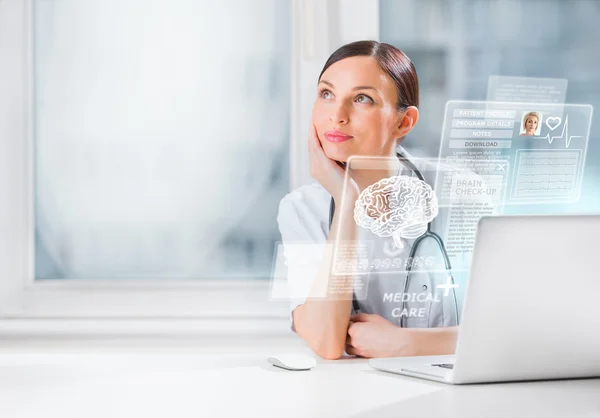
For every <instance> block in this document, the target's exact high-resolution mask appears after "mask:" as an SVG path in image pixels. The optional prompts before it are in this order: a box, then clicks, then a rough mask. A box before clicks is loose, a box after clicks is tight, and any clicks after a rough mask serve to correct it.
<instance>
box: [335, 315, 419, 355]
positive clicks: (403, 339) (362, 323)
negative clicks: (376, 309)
mask: <svg viewBox="0 0 600 418" xmlns="http://www.w3.org/2000/svg"><path fill="white" fill-rule="evenodd" d="M346 353H348V354H350V355H356V356H360V357H367V358H371V357H401V356H412V355H415V351H414V345H413V334H412V331H411V330H410V329H409V328H401V327H399V326H397V325H394V324H392V323H391V322H390V321H388V320H387V319H385V318H383V317H381V316H379V315H374V314H365V313H359V314H358V315H354V316H352V317H351V318H350V326H349V327H348V337H347V339H346Z"/></svg>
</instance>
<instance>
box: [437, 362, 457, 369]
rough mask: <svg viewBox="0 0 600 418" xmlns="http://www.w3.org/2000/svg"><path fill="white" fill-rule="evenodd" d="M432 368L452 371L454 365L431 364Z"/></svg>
mask: <svg viewBox="0 0 600 418" xmlns="http://www.w3.org/2000/svg"><path fill="white" fill-rule="evenodd" d="M432 366H436V367H443V368H444V369H454V364H450V363H439V364H432Z"/></svg>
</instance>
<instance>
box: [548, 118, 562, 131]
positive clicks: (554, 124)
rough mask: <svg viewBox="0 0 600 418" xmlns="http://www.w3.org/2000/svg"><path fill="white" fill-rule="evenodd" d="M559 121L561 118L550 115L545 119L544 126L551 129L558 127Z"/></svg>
mask: <svg viewBox="0 0 600 418" xmlns="http://www.w3.org/2000/svg"><path fill="white" fill-rule="evenodd" d="M561 122H562V120H561V119H560V118H559V117H558V116H554V117H550V118H547V119H546V126H547V127H548V128H550V130H551V131H553V130H555V129H556V128H558V125H560V123H561Z"/></svg>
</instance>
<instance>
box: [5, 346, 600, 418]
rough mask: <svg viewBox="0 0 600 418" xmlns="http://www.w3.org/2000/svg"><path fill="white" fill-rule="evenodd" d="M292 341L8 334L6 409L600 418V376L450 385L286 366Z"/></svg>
mask: <svg viewBox="0 0 600 418" xmlns="http://www.w3.org/2000/svg"><path fill="white" fill-rule="evenodd" d="M278 351H306V352H308V349H307V348H306V346H305V345H304V344H302V343H300V342H299V341H298V340H297V339H296V338H290V339H272V340H246V341H215V340H204V341H201V340H197V341H186V340H182V341H177V340H166V341H165V340H163V341H159V340H146V341H143V340H130V341H126V340H119V341H116V340H108V341H107V340H99V341H93V340H85V339H81V340H70V341H66V340H60V339H59V340H39V341H19V342H17V341H14V340H12V339H11V340H6V339H4V340H2V339H0V416H1V417H6V418H22V417H27V418H33V417H60V418H71V417H73V418H75V417H76V418H82V417H89V418H95V417H102V418H120V417H127V418H132V417H144V418H153V417H168V418H178V417H194V418H198V417H221V416H222V417H282V418H283V417H302V418H309V417H310V418H312V417H327V418H331V417H377V418H380V417H381V418H383V417H412V418H416V417H461V418H465V417H474V418H482V417H492V418H493V417H503V418H505V417H511V418H512V417H560V418H567V417H568V418H572V417H582V418H600V379H588V380H571V381H555V382H537V383H509V384H486V385H471V386H447V385H444V384H441V383H435V382H428V381H424V380H420V379H415V378H410V377H403V376H397V375H393V374H387V373H381V372H377V371H375V370H372V369H371V368H370V367H369V366H368V364H367V363H366V360H364V359H344V360H338V361H325V360H318V365H317V367H315V368H314V369H313V370H311V371H307V372H306V371H305V372H288V371H285V370H282V369H278V368H275V367H273V366H271V365H270V364H268V363H267V362H266V357H267V356H268V355H269V354H271V353H273V352H278Z"/></svg>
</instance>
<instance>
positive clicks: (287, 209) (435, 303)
mask: <svg viewBox="0 0 600 418" xmlns="http://www.w3.org/2000/svg"><path fill="white" fill-rule="evenodd" d="M405 155H406V153H405ZM408 157H409V158H410V156H408ZM410 173H411V172H410V171H407V172H406V173H403V174H407V175H408V174H410ZM431 173H432V172H429V176H428V174H427V173H426V172H423V175H424V176H425V179H426V181H427V182H428V183H429V184H430V185H433V181H434V180H435V178H431ZM433 174H435V173H433ZM428 177H429V178H428ZM330 200H331V196H330V195H329V193H328V192H327V191H326V190H325V189H324V188H323V187H322V186H321V185H320V184H319V183H317V182H314V183H312V184H309V185H305V186H302V187H299V188H298V189H296V190H294V191H292V192H291V193H289V194H287V195H286V196H285V197H284V198H283V199H282V200H281V202H280V205H279V214H278V217H277V222H278V224H279V230H280V232H281V236H282V241H283V246H284V254H285V260H286V265H287V282H288V287H289V289H290V291H291V297H290V320H291V321H292V324H291V327H292V330H294V324H293V319H292V318H293V317H292V315H291V313H292V312H293V310H294V309H295V308H296V307H297V306H299V305H301V304H303V303H305V301H306V298H307V296H308V294H309V290H310V288H311V284H312V283H313V280H314V278H315V277H316V275H317V271H318V268H319V265H320V263H321V261H322V259H323V257H324V254H326V252H325V251H326V243H327V237H328V234H329V205H330ZM448 212H449V208H440V211H439V214H438V216H437V217H436V218H435V219H434V221H433V224H432V227H433V228H432V230H433V231H435V232H437V233H438V234H439V235H441V236H442V238H443V239H444V235H445V234H444V233H445V225H446V222H447V216H448ZM359 232H360V237H359V240H360V241H361V242H370V245H371V246H372V247H371V248H372V252H371V254H370V258H369V261H370V263H369V264H370V265H371V266H370V267H369V269H368V270H369V272H368V273H367V274H365V275H364V276H362V277H363V284H364V285H365V286H366V287H365V290H366V292H365V293H366V294H362V295H361V296H359V297H357V298H358V303H359V308H360V312H365V313H374V314H378V315H381V316H382V317H384V318H386V319H388V320H390V321H391V322H393V323H395V324H397V325H401V319H402V317H404V318H405V321H406V322H405V325H406V326H407V327H419V328H426V327H442V326H453V325H456V314H455V312H456V310H455V302H454V295H453V293H452V292H450V294H449V295H448V296H444V293H445V292H444V290H442V289H438V288H437V285H439V284H445V283H446V281H447V274H446V271H445V269H443V268H442V269H441V270H439V269H438V271H436V272H431V271H428V270H431V267H427V266H425V265H423V266H422V267H414V268H413V272H411V274H410V276H411V278H410V282H409V287H408V291H407V293H408V294H410V295H412V296H411V297H412V298H413V301H408V302H407V303H406V304H405V306H404V308H406V309H407V310H405V311H403V310H402V309H401V308H402V304H401V299H402V294H403V291H404V285H405V281H406V273H405V271H404V269H400V271H401V272H396V273H395V274H394V269H393V268H389V269H387V270H385V272H380V271H378V270H377V269H374V268H373V265H372V264H373V261H374V260H376V259H379V260H385V258H386V255H387V256H388V257H387V258H390V257H389V254H390V253H389V250H388V252H387V253H386V251H385V246H388V247H387V248H388V249H389V248H392V247H390V246H391V243H393V240H392V237H386V238H382V237H379V236H377V235H375V234H374V233H372V232H371V231H370V230H368V229H365V228H360V230H359ZM403 242H404V250H403V252H402V254H400V255H399V257H401V258H403V259H406V258H407V256H408V252H409V251H410V248H411V247H412V242H414V240H408V239H404V238H403ZM393 248H394V249H395V250H396V251H398V249H397V248H396V247H393ZM417 256H421V257H423V258H422V260H424V259H428V260H433V258H431V257H435V263H436V264H437V265H443V258H442V255H441V252H440V250H439V247H438V246H437V244H436V243H435V241H434V240H433V239H431V238H428V239H425V240H424V241H422V243H421V244H420V245H419V249H418V251H417ZM428 257H429V258H428ZM453 267H454V266H453ZM396 270H398V269H396ZM453 274H454V278H455V281H457V282H459V281H461V280H462V281H464V279H461V278H462V276H461V278H458V277H457V274H456V273H454V272H453ZM458 293H461V292H458ZM458 293H457V294H458ZM357 294H358V293H357ZM419 295H421V296H419ZM457 303H458V305H459V309H460V305H461V303H460V301H457ZM411 309H412V311H411ZM353 311H354V309H353Z"/></svg>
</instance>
